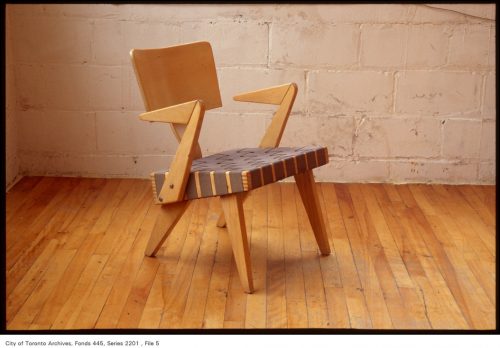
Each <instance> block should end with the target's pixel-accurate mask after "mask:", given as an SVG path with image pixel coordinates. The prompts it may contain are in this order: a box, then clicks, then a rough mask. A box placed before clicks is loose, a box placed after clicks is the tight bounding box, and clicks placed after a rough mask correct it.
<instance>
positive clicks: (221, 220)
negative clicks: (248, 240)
mask: <svg viewBox="0 0 500 348" xmlns="http://www.w3.org/2000/svg"><path fill="white" fill-rule="evenodd" d="M249 194H250V191H245V192H242V193H240V195H241V197H242V202H243V203H245V200H246V199H247V197H248V195H249ZM217 227H221V228H222V227H226V218H225V217H224V212H223V211H222V212H221V213H220V215H219V219H218V220H217Z"/></svg>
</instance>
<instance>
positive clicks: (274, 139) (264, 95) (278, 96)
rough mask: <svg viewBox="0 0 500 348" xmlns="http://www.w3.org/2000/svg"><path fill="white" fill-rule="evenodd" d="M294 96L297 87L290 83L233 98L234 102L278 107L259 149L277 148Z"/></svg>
mask: <svg viewBox="0 0 500 348" xmlns="http://www.w3.org/2000/svg"><path fill="white" fill-rule="evenodd" d="M296 95H297V85H296V84H295V83H293V82H292V83H287V84H285V85H280V86H274V87H269V88H264V89H259V90H257V91H253V92H248V93H243V94H239V95H237V96H235V97H233V99H234V100H236V101H246V102H252V103H265V104H274V105H279V107H278V110H277V111H276V113H275V114H274V116H273V119H272V121H271V124H270V125H269V127H267V130H266V133H265V134H264V136H263V137H262V140H261V142H260V145H259V146H260V147H278V146H279V144H280V141H281V137H282V135H283V131H284V130H285V126H286V122H287V121H288V116H289V115H290V112H291V111H292V106H293V102H294V101H295V96H296Z"/></svg>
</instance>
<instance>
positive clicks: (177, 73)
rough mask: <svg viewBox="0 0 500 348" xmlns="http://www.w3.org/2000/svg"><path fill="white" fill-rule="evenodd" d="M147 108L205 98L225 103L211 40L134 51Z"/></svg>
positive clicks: (208, 106)
mask: <svg viewBox="0 0 500 348" xmlns="http://www.w3.org/2000/svg"><path fill="white" fill-rule="evenodd" d="M130 55H131V57H132V62H133V64H134V68H135V74H136V77H137V81H138V83H139V86H140V88H141V92H142V97H143V99H144V104H145V106H146V110H147V111H151V110H156V109H160V108H164V107H167V106H171V105H175V104H180V103H185V102H188V101H191V100H195V99H201V100H203V102H204V103H205V108H206V109H207V110H208V109H214V108H218V107H221V106H222V101H221V96H220V90H219V83H218V81H217V71H216V70H215V62H214V57H213V53H212V47H211V46H210V43H208V42H193V43H189V44H185V45H179V46H172V47H165V48H152V49H133V50H132V51H130Z"/></svg>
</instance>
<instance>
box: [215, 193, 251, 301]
mask: <svg viewBox="0 0 500 348" xmlns="http://www.w3.org/2000/svg"><path fill="white" fill-rule="evenodd" d="M221 203H222V210H223V211H224V215H225V217H226V218H227V220H226V221H227V231H228V234H229V239H230V241H231V245H232V247H233V253H234V259H235V261H236V268H237V269H238V274H239V276H240V281H241V285H242V286H243V290H245V292H247V293H252V292H253V290H254V289H253V279H252V267H251V264H250V251H249V248H248V239H247V232H246V227H245V217H244V215H243V194H238V193H237V194H232V195H226V196H221Z"/></svg>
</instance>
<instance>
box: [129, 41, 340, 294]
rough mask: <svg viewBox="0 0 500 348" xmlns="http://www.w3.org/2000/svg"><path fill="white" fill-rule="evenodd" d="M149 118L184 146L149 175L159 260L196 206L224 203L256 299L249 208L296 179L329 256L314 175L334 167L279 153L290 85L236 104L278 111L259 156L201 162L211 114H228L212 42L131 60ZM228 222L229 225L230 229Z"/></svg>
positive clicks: (309, 154) (293, 151) (309, 156)
mask: <svg viewBox="0 0 500 348" xmlns="http://www.w3.org/2000/svg"><path fill="white" fill-rule="evenodd" d="M130 55H131V57H132V62H133V65H134V69H135V73H136V77H137V81H138V83H139V86H140V89H141V93H142V97H143V99H144V103H145V107H146V111H147V112H145V113H143V114H141V115H140V119H141V120H144V121H150V122H168V123H170V124H171V127H172V130H173V132H174V134H175V136H176V138H177V140H178V141H179V147H178V149H177V152H176V154H175V156H174V158H173V160H172V163H171V165H170V169H168V170H167V169H165V170H159V171H156V172H154V173H152V174H151V177H152V184H153V193H154V199H155V203H157V204H161V212H160V214H159V217H158V219H157V221H156V222H155V226H154V229H153V231H152V234H151V237H150V239H149V243H148V246H147V249H146V255H147V256H154V255H155V254H156V253H157V252H158V250H159V249H160V247H161V245H162V243H163V242H164V241H165V239H166V238H167V237H168V235H169V234H170V232H171V231H172V229H173V228H174V226H175V224H176V223H177V221H179V219H180V218H181V216H182V214H183V213H184V211H185V210H186V208H187V206H188V204H189V202H190V201H191V200H193V199H198V198H203V197H211V196H220V198H221V203H222V209H223V212H222V213H221V215H220V217H219V221H218V223H217V225H218V226H219V227H224V226H225V225H226V223H227V230H228V234H229V237H230V241H231V245H232V248H233V253H234V258H235V261H236V266H237V269H238V272H239V276H240V279H241V283H242V285H243V289H244V290H245V292H248V293H251V292H253V290H254V288H253V281H252V271H251V265H250V256H249V248H248V240H247V233H246V229H245V220H244V216H243V205H242V204H243V201H244V200H245V197H247V194H248V192H249V191H251V190H252V189H255V188H258V187H260V186H263V185H266V184H269V183H272V182H275V181H278V180H280V179H283V178H285V177H289V176H292V175H293V176H294V177H295V181H296V183H297V186H298V188H299V192H300V195H301V198H302V202H303V203H304V206H305V209H306V211H307V215H308V217H309V221H310V222H311V226H312V229H313V231H314V236H315V237H316V241H317V243H318V246H319V249H320V251H321V254H323V255H328V254H330V245H329V243H328V234H327V231H326V227H325V222H324V218H323V216H322V213H321V208H320V204H319V200H318V194H317V192H316V186H315V183H314V177H313V173H312V169H313V168H316V167H318V166H321V165H323V164H326V163H327V162H328V152H327V149H326V148H325V147H314V146H308V147H301V148H280V147H278V145H279V143H280V140H281V136H282V134H283V130H284V128H285V125H286V122H287V119H288V116H289V115H290V111H291V108H292V105H293V102H294V100H295V96H296V94H297V85H296V84H295V83H288V84H284V85H280V86H275V87H270V88H265V89H260V90H257V91H253V92H249V93H244V94H241V95H238V96H235V97H234V100H237V101H244V102H254V103H266V104H274V105H278V109H277V111H276V114H275V115H274V117H273V119H272V122H271V124H270V125H269V127H268V129H267V131H266V133H265V134H264V137H263V138H262V141H261V143H260V146H259V147H258V148H244V149H237V150H229V151H225V152H222V153H218V154H215V155H211V156H207V157H202V154H201V149H200V146H199V144H198V136H199V134H200V129H201V125H202V122H203V115H204V113H205V110H208V109H214V108H218V107H221V106H222V102H221V96H220V91H219V84H218V81H217V72H216V69H215V63H214V58H213V53H212V48H211V46H210V44H209V43H208V42H194V43H189V44H185V45H179V46H173V47H166V48H158V49H133V50H132V51H131V52H130ZM226 221H227V222H226Z"/></svg>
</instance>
